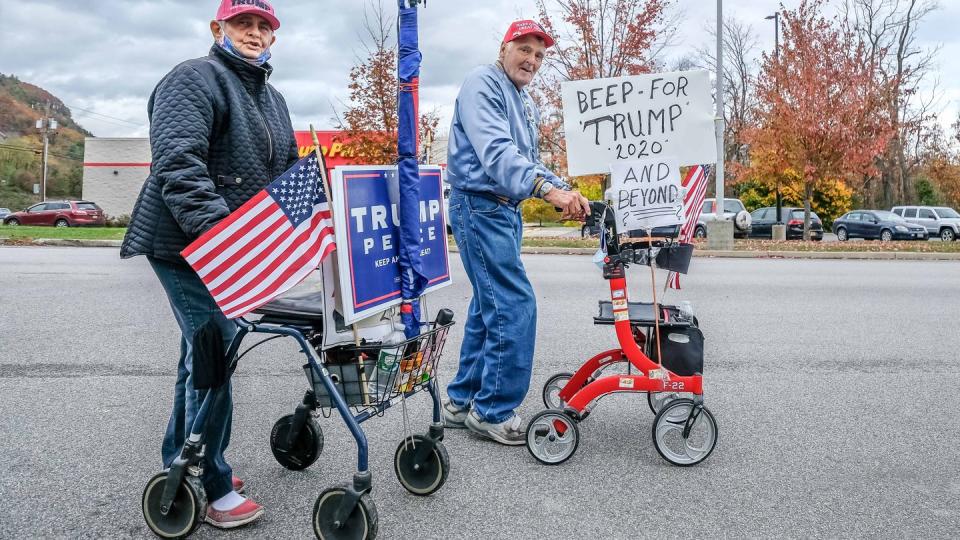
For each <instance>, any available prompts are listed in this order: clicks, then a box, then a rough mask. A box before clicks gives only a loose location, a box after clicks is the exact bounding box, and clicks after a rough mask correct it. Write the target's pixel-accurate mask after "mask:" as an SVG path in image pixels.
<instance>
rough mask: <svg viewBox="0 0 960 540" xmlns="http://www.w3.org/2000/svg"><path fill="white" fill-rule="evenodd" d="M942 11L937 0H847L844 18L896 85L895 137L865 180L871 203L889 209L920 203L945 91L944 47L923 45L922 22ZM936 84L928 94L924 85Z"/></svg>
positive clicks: (886, 81)
mask: <svg viewBox="0 0 960 540" xmlns="http://www.w3.org/2000/svg"><path fill="white" fill-rule="evenodd" d="M936 9H938V5H937V2H936V0H845V3H844V11H843V13H844V19H845V21H846V24H847V25H849V27H850V28H851V29H852V30H853V31H854V32H856V33H857V34H858V35H859V36H860V37H861V39H862V40H863V41H864V42H865V43H866V44H867V46H868V53H869V54H868V58H869V59H870V63H871V65H872V68H873V70H874V73H875V76H876V77H877V79H878V81H879V82H880V83H881V84H882V85H883V86H886V87H889V88H890V92H889V93H888V94H887V95H886V96H885V102H886V107H887V112H888V116H889V118H890V121H891V122H892V124H893V125H892V127H893V130H894V136H893V138H892V139H891V140H890V143H889V145H888V146H887V148H886V149H885V150H884V152H883V153H882V154H881V155H880V156H879V157H878V158H877V170H878V174H877V175H875V176H871V177H867V178H865V179H864V180H865V182H864V189H863V193H864V195H865V197H866V199H867V200H868V201H869V202H872V203H873V204H875V205H878V206H884V207H889V206H891V205H893V204H896V203H909V202H914V201H915V200H916V197H917V193H916V189H915V185H914V182H915V178H916V176H917V175H918V174H919V172H920V170H921V166H922V159H923V148H922V147H923V145H924V141H925V140H927V139H928V138H929V137H931V136H933V133H934V131H933V130H934V128H935V125H934V124H935V121H936V109H937V106H938V102H939V91H938V85H937V82H936V81H932V82H931V81H930V80H929V79H930V77H931V75H932V73H933V69H932V68H933V67H934V62H935V57H936V55H937V53H938V52H939V48H933V49H923V48H921V47H920V46H919V45H918V43H917V28H918V26H919V24H920V22H921V21H922V20H923V19H924V18H926V17H928V16H929V15H930V13H932V12H933V11H935V10H936ZM927 85H929V86H930V87H931V89H930V90H928V91H927V92H924V91H923V88H924V86H927Z"/></svg>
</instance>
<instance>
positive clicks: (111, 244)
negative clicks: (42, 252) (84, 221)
mask: <svg viewBox="0 0 960 540" xmlns="http://www.w3.org/2000/svg"><path fill="white" fill-rule="evenodd" d="M122 242H123V241H122V240H66V239H62V238H36V239H33V240H30V242H25V241H23V240H12V241H11V239H10V238H0V246H54V247H99V248H119V247H120V244H121V243H122Z"/></svg>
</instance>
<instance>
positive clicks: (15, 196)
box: [0, 73, 92, 210]
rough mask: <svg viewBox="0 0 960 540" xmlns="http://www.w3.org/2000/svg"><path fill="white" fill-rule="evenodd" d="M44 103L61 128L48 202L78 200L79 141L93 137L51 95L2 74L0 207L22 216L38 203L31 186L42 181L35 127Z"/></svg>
mask: <svg viewBox="0 0 960 540" xmlns="http://www.w3.org/2000/svg"><path fill="white" fill-rule="evenodd" d="M47 103H49V104H50V112H51V116H52V117H53V118H55V119H56V120H57V122H58V123H59V129H58V130H57V133H56V135H54V136H53V137H52V138H51V145H50V150H49V152H50V160H49V163H48V165H47V197H48V198H57V197H64V198H69V197H78V196H80V191H81V185H82V178H83V140H84V137H89V136H92V134H91V133H90V132H89V131H87V130H85V129H83V127H81V126H80V125H79V124H77V123H76V122H75V121H74V120H73V118H72V116H71V112H70V109H69V108H67V106H66V105H65V104H64V103H63V101H61V100H60V99H59V98H57V97H56V96H54V95H53V94H51V93H49V92H47V91H46V90H44V89H42V88H40V87H38V86H35V85H33V84H30V83H27V82H23V81H21V80H19V79H17V78H16V77H15V76H8V75H4V74H2V73H0V207H8V208H13V209H17V210H20V209H23V208H24V207H26V206H28V205H29V204H31V203H33V202H35V201H37V200H39V196H36V195H34V194H33V185H34V184H39V183H40V181H41V177H42V172H41V159H40V150H41V149H42V148H43V141H42V139H41V138H40V134H39V132H38V130H37V128H36V124H37V120H39V119H40V118H41V117H43V114H44V110H45V108H46V106H47Z"/></svg>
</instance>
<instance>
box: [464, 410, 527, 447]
mask: <svg viewBox="0 0 960 540" xmlns="http://www.w3.org/2000/svg"><path fill="white" fill-rule="evenodd" d="M464 424H465V425H466V426H467V429H469V430H470V431H472V432H474V433H476V434H477V435H482V436H484V437H486V438H488V439H492V440H494V441H496V442H498V443H500V444H506V445H509V446H522V445H524V444H527V432H526V430H524V429H523V427H522V426H523V421H522V420H520V415H519V414H514V415H513V417H512V418H510V419H508V420H504V421H503V422H500V423H499V424H493V423H490V422H486V421H484V420H483V419H482V418H480V415H479V414H477V411H474V410H471V411H470V414H468V415H467V419H466V421H464Z"/></svg>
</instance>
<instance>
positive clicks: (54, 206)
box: [3, 201, 106, 227]
mask: <svg viewBox="0 0 960 540" xmlns="http://www.w3.org/2000/svg"><path fill="white" fill-rule="evenodd" d="M3 222H4V224H6V225H47V226H54V227H80V226H84V225H101V226H102V225H104V224H105V223H106V217H105V216H104V215H103V210H101V209H100V207H99V206H97V205H96V204H95V203H92V202H90V201H47V202H42V203H40V204H35V205H33V206H31V207H30V208H27V209H26V210H24V211H22V212H14V213H12V214H10V215H9V216H7V217H5V218H3Z"/></svg>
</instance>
